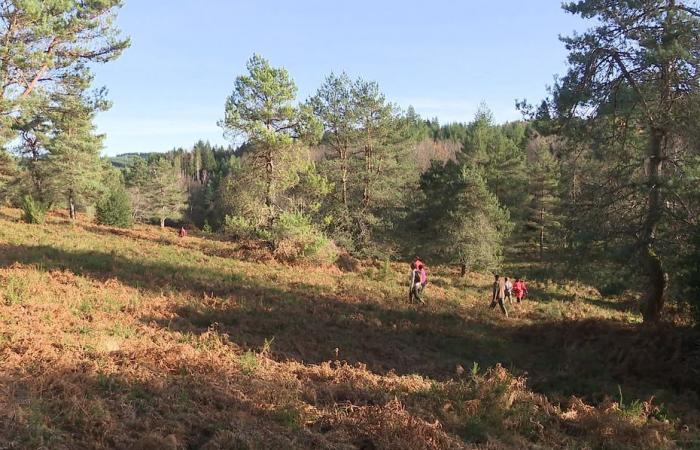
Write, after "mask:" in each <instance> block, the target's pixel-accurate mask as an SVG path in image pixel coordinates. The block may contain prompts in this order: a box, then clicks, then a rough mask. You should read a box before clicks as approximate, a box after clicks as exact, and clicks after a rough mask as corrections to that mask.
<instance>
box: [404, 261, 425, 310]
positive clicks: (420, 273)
mask: <svg viewBox="0 0 700 450" xmlns="http://www.w3.org/2000/svg"><path fill="white" fill-rule="evenodd" d="M426 284H428V273H427V272H426V270H425V264H423V261H421V260H420V258H419V257H417V256H416V257H415V258H414V259H413V262H412V263H411V282H410V285H409V291H408V300H409V302H411V303H413V299H414V298H415V299H416V300H418V301H419V302H421V303H425V302H424V301H423V299H422V298H421V293H422V292H423V289H425V285H426Z"/></svg>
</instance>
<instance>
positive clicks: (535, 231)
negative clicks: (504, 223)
mask: <svg viewBox="0 0 700 450" xmlns="http://www.w3.org/2000/svg"><path fill="white" fill-rule="evenodd" d="M528 168H529V172H530V176H529V179H528V194H529V202H528V208H527V217H526V220H527V222H526V227H527V229H528V230H529V231H530V233H531V236H532V240H533V241H534V242H535V243H536V246H537V249H538V254H539V258H540V260H542V259H544V252H545V248H546V247H547V246H548V244H551V241H552V240H553V238H554V237H555V236H556V233H557V232H558V230H559V227H560V226H561V222H560V218H559V178H560V172H559V163H558V161H557V160H556V159H555V158H554V156H553V155H552V154H551V152H550V151H549V148H548V147H547V146H546V145H538V146H536V147H535V150H534V154H533V155H532V157H531V160H530V161H529V163H528Z"/></svg>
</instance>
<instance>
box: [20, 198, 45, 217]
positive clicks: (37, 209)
mask: <svg viewBox="0 0 700 450" xmlns="http://www.w3.org/2000/svg"><path fill="white" fill-rule="evenodd" d="M21 207H22V220H23V221H25V222H26V223H33V224H42V223H44V221H45V220H46V211H47V210H48V207H47V206H46V205H45V204H44V203H42V202H40V201H37V200H34V198H33V197H32V196H31V195H25V196H24V197H22V204H21Z"/></svg>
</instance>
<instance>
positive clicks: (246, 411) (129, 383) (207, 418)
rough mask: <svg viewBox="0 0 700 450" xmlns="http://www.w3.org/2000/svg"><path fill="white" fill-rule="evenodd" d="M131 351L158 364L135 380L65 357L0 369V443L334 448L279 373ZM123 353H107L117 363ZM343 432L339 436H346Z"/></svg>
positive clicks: (129, 375) (130, 375)
mask: <svg viewBox="0 0 700 450" xmlns="http://www.w3.org/2000/svg"><path fill="white" fill-rule="evenodd" d="M138 356H139V358H138V359H139V361H141V362H143V363H147V364H151V365H157V366H158V367H160V368H162V369H163V371H162V372H160V373H154V374H152V375H151V376H149V377H147V378H141V377H139V375H138V372H127V371H125V372H123V373H104V372H99V371H93V370H86V368H85V367H81V366H80V364H79V363H77V362H76V363H75V365H68V364H66V363H65V361H55V362H53V363H49V362H46V361H41V362H39V361H37V362H35V363H34V364H33V365H32V367H29V368H25V369H24V370H21V371H20V370H14V371H11V370H6V371H4V373H3V374H2V375H1V376H0V393H2V394H3V402H2V404H3V411H2V412H0V418H3V420H1V421H0V447H2V448H56V449H59V448H61V449H67V448H119V449H132V450H137V449H142V450H145V449H149V450H150V449H164V450H169V449H172V450H175V449H176V448H212V449H220V448H259V449H281V448H285V449H287V448H288V449H295V448H296V449H301V448H336V447H335V446H334V445H333V444H334V442H333V440H332V439H327V438H326V436H324V434H322V433H319V432H318V428H319V426H318V425H316V424H315V423H303V422H302V420H301V417H302V416H301V413H300V411H298V410H297V409H296V407H297V406H298V403H299V401H298V400H297V399H296V398H295V395H296V394H295V393H294V392H293V390H292V389H291V388H290V387H289V385H285V381H284V380H282V379H279V380H269V379H268V380H265V379H258V378H257V377H253V376H252V375H254V374H246V373H244V372H242V371H241V370H240V368H239V367H237V366H236V364H235V363H234V364H233V365H232V364H228V365H220V364H218V363H217V362H215V361H213V360H211V359H207V358H188V359H185V358H173V357H172V354H168V353H167V352H165V351H163V350H151V351H149V352H146V353H144V354H139V355H138ZM127 357H128V355H121V354H119V353H112V354H110V355H109V356H108V358H109V359H111V360H114V361H116V362H118V363H119V362H121V361H122V360H123V359H124V358H127ZM154 358H158V360H155V359H154ZM90 366H91V364H87V367H90ZM222 367H223V368H224V369H222ZM27 374H29V376H28V375H27ZM287 383H288V381H287ZM47 386H49V388H48V389H47ZM259 399H265V401H264V402H263V401H259ZM319 425H320V424H319ZM342 426H343V425H342V424H339V428H340V427H342ZM347 436H351V434H350V433H345V434H342V433H339V436H337V438H336V440H337V441H339V442H343V441H345V442H346V443H347V441H346V440H345V439H343V438H344V437H347ZM351 439H352V438H350V439H349V440H350V442H352V440H351Z"/></svg>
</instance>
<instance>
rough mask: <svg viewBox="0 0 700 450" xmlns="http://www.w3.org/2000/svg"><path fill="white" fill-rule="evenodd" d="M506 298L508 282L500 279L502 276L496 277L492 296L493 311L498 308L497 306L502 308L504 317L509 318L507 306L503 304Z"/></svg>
mask: <svg viewBox="0 0 700 450" xmlns="http://www.w3.org/2000/svg"><path fill="white" fill-rule="evenodd" d="M505 298H506V282H505V281H504V280H503V278H501V277H500V275H496V276H495V279H494V281H493V294H492V296H491V305H490V307H491V309H493V308H495V307H496V304H497V303H498V305H499V306H500V307H501V311H503V315H504V316H506V317H508V310H507V309H506V305H505V303H504V302H503V301H504V300H505Z"/></svg>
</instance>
